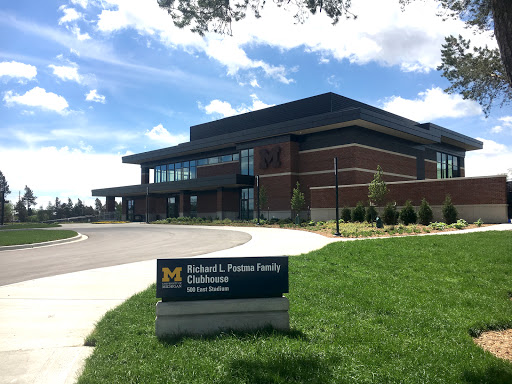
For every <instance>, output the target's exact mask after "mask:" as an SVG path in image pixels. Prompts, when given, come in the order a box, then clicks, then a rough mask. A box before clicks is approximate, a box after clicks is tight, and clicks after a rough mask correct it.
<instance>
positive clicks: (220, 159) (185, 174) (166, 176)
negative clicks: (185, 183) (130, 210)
mask: <svg viewBox="0 0 512 384" xmlns="http://www.w3.org/2000/svg"><path fill="white" fill-rule="evenodd" d="M251 151H252V150H251ZM238 159H239V155H238V153H234V154H232V155H224V156H215V157H209V158H207V159H199V160H191V161H183V162H181V163H173V164H164V165H157V166H155V178H154V180H155V183H165V182H168V181H182V180H192V179H196V178H197V167H198V166H200V165H208V164H220V163H225V162H231V161H238Z"/></svg>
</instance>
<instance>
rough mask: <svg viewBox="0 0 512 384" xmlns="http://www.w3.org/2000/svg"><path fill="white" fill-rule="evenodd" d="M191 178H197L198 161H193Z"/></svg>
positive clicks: (191, 163)
mask: <svg viewBox="0 0 512 384" xmlns="http://www.w3.org/2000/svg"><path fill="white" fill-rule="evenodd" d="M190 178H191V179H195V178H197V170H196V161H195V160H192V161H191V162H190Z"/></svg>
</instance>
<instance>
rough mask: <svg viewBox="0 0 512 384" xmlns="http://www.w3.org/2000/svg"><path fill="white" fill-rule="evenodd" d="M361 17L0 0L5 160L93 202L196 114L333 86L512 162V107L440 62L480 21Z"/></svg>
mask: <svg viewBox="0 0 512 384" xmlns="http://www.w3.org/2000/svg"><path fill="white" fill-rule="evenodd" d="M352 10H353V12H354V13H355V14H357V16H358V18H357V20H344V19H342V20H340V22H339V24H338V25H336V26H332V25H331V23H330V20H329V19H327V18H326V17H325V15H324V14H323V13H320V14H317V15H315V16H310V17H309V18H308V19H307V20H306V22H305V23H304V24H300V25H297V24H294V19H293V14H294V10H293V9H289V10H285V9H279V8H277V7H276V6H275V5H274V4H273V3H272V2H268V3H267V5H266V7H265V9H264V11H263V12H262V15H263V17H262V18H260V19H255V18H254V17H252V16H249V17H247V19H245V20H244V21H242V22H239V23H237V24H235V25H233V36H219V35H214V34H209V35H206V36H204V37H200V36H198V35H197V34H193V33H191V32H189V31H188V30H180V29H177V28H176V27H174V26H173V25H172V21H171V19H170V18H169V16H167V14H166V13H165V11H163V10H161V9H159V8H158V6H157V2H156V0H144V1H142V0H124V1H121V0H103V1H94V0H68V1H54V0H48V1H28V0H17V1H12V2H7V1H3V2H2V5H1V7H0V116H1V118H0V170H1V171H2V172H3V173H4V175H5V176H6V178H7V181H8V183H9V185H10V189H11V191H12V192H13V193H12V194H11V196H10V198H11V199H13V200H14V199H15V197H16V198H17V195H18V191H19V190H23V188H24V186H25V185H28V186H29V187H31V188H32V189H33V190H34V192H35V194H36V195H37V196H38V197H39V199H38V204H39V205H43V206H46V205H47V203H48V201H50V200H51V201H53V200H54V198H55V197H59V198H61V199H65V200H67V198H68V197H69V198H71V199H72V200H73V202H76V199H77V198H80V199H82V200H83V201H85V202H86V203H88V204H92V202H93V200H94V199H93V198H92V197H91V196H90V191H91V189H94V188H103V187H112V186H120V185H131V184H137V183H139V182H140V170H139V167H138V166H135V165H126V164H122V163H121V156H123V155H125V154H131V153H138V152H142V151H148V150H153V149H158V148H162V147H166V146H171V145H176V144H178V143H180V142H184V141H188V139H189V137H188V134H189V127H190V126H191V125H195V124H199V123H203V122H207V121H211V120H214V119H218V118H222V117H225V116H230V115H233V114H237V113H242V112H247V111H251V110H255V109H260V108H265V107H267V106H271V105H275V104H281V103H284V102H289V101H293V100H297V99H300V98H304V97H309V96H313V95H316V94H320V93H324V92H329V91H331V92H335V93H339V94H341V95H344V96H347V97H350V98H353V99H356V100H359V101H362V102H365V103H368V104H371V105H374V106H377V107H380V108H383V109H386V110H389V111H391V112H394V113H397V114H399V115H402V116H406V117H409V118H411V119H413V120H416V121H419V122H428V121H430V122H434V123H436V124H439V125H441V126H444V127H447V128H449V129H453V130H455V131H457V132H460V133H463V134H465V135H468V136H471V137H475V138H479V139H480V140H482V141H484V149H483V150H481V151H476V152H472V153H468V155H467V160H466V174H467V176H479V175H493V174H501V173H506V172H507V170H508V169H509V168H512V109H511V107H510V106H508V107H505V108H501V109H500V108H499V107H495V108H494V109H493V110H492V113H491V116H490V117H489V118H487V119H486V118H485V117H484V115H483V113H482V111H481V108H480V107H479V106H478V105H477V104H476V103H474V102H471V101H465V100H463V99H462V97H460V96H459V95H447V94H444V93H443V91H442V89H444V88H446V87H447V86H448V83H447V81H446V80H445V79H444V78H442V77H441V76H440V73H439V72H437V71H436V67H437V65H439V63H440V49H441V44H442V43H443V42H444V36H446V35H449V34H459V33H460V34H463V35H464V36H467V37H470V38H471V39H472V41H473V42H474V43H475V44H478V45H483V44H488V45H489V46H491V47H495V46H496V43H495V41H494V39H493V38H492V36H489V35H485V34H484V35H473V34H472V32H471V31H469V30H467V29H465V28H464V24H463V23H462V22H461V21H460V20H451V19H450V20H446V21H443V19H442V18H441V17H438V16H436V13H437V12H438V8H437V5H436V3H435V2H433V1H429V2H421V1H418V2H414V3H413V4H412V5H410V6H408V7H407V8H406V9H405V11H401V9H400V6H399V5H398V0H365V1H362V0H359V1H357V0H356V1H354V2H353V9H352Z"/></svg>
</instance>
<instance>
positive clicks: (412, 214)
mask: <svg viewBox="0 0 512 384" xmlns="http://www.w3.org/2000/svg"><path fill="white" fill-rule="evenodd" d="M400 220H402V222H403V223H404V225H409V224H415V223H416V221H418V215H416V211H415V210H414V207H413V206H412V203H411V200H407V201H406V202H405V207H403V208H402V210H401V211H400Z"/></svg>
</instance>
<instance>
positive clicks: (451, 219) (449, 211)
mask: <svg viewBox="0 0 512 384" xmlns="http://www.w3.org/2000/svg"><path fill="white" fill-rule="evenodd" d="M458 214H459V213H458V212H457V208H455V206H454V205H453V203H452V198H451V196H450V195H446V198H445V199H444V203H443V218H444V222H445V223H446V224H453V223H456V222H457V218H458V217H457V216H458Z"/></svg>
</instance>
